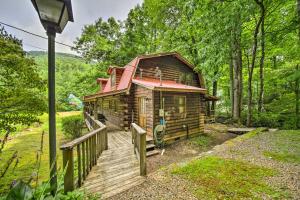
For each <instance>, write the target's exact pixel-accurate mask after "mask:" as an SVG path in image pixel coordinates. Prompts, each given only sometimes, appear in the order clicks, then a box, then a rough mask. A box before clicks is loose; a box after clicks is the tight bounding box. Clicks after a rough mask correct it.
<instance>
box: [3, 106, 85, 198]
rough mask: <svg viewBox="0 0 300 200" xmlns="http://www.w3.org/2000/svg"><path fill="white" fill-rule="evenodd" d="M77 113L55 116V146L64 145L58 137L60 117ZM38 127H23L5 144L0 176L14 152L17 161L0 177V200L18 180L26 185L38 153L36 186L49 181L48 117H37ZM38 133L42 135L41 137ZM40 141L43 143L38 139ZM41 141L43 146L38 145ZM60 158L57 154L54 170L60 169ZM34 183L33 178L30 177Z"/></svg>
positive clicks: (64, 139) (60, 137)
mask: <svg viewBox="0 0 300 200" xmlns="http://www.w3.org/2000/svg"><path fill="white" fill-rule="evenodd" d="M78 114H80V112H74V111H72V112H61V113H57V116H56V120H57V121H56V122H57V126H56V139H57V144H62V143H63V142H65V141H66V138H65V137H64V135H63V133H62V130H61V129H62V123H61V120H62V118H63V117H66V116H70V115H78ZM39 120H40V121H41V124H39V125H31V126H30V127H24V128H23V129H22V130H21V131H19V132H17V133H15V135H14V136H13V137H11V138H13V139H10V140H8V141H7V143H6V145H5V147H4V149H3V151H2V154H1V155H0V158H1V162H0V174H2V172H3V169H4V168H5V166H6V161H7V160H9V159H10V158H11V157H12V156H13V155H14V153H15V152H17V160H15V161H14V162H13V163H12V165H11V167H10V168H9V169H8V171H7V173H6V174H5V176H4V177H0V196H1V195H2V194H6V193H7V191H8V190H9V188H10V185H11V184H12V182H14V181H15V180H18V179H22V180H23V181H25V182H28V181H29V180H30V179H31V178H32V175H33V174H32V172H35V170H36V168H37V162H36V161H37V155H38V154H39V153H41V150H42V154H41V163H40V167H39V175H38V180H37V181H38V183H41V182H42V181H45V180H47V179H48V177H49V137H48V134H47V131H48V115H47V114H44V115H42V116H41V117H39ZM42 132H44V133H45V134H44V135H43V134H42ZM42 137H43V139H42ZM41 141H43V142H41ZM59 147H60V145H57V150H56V151H57V152H60V149H59ZM62 165H63V163H62V154H61V153H58V154H57V166H58V168H61V167H62ZM34 177H35V178H34V180H35V179H36V176H34Z"/></svg>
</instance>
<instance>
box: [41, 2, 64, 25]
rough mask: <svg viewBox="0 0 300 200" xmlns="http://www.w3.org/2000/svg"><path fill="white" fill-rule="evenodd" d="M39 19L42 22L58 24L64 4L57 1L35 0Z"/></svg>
mask: <svg viewBox="0 0 300 200" xmlns="http://www.w3.org/2000/svg"><path fill="white" fill-rule="evenodd" d="M36 4H37V7H38V10H39V13H40V17H41V19H42V20H44V21H49V22H53V23H56V24H58V23H59V18H60V15H61V12H62V9H63V6H64V3H63V2H61V1H57V0H36Z"/></svg>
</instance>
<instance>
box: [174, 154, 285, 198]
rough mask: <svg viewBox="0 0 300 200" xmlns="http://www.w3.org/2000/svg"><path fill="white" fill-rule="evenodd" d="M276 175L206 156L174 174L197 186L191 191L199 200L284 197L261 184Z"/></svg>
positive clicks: (279, 192)
mask: <svg viewBox="0 0 300 200" xmlns="http://www.w3.org/2000/svg"><path fill="white" fill-rule="evenodd" d="M276 173H277V172H276V171H274V170H272V169H268V168H265V167H259V166H256V165H252V164H248V163H244V162H240V161H236V160H229V159H223V158H219V157H214V156H209V157H204V158H201V159H197V160H194V161H192V162H190V163H188V164H187V165H185V166H182V167H177V168H175V169H174V170H173V174H177V175H181V176H183V177H185V178H186V179H188V180H191V181H192V182H194V183H195V184H196V185H197V188H196V190H195V191H193V192H194V193H195V195H196V197H197V198H199V199H257V198H259V196H264V195H267V196H268V197H269V198H277V199H278V198H284V197H287V196H286V194H285V193H284V192H283V191H278V190H276V189H274V188H272V187H270V186H268V184H267V183H266V182H265V181H264V178H266V177H270V176H273V175H275V174H276Z"/></svg>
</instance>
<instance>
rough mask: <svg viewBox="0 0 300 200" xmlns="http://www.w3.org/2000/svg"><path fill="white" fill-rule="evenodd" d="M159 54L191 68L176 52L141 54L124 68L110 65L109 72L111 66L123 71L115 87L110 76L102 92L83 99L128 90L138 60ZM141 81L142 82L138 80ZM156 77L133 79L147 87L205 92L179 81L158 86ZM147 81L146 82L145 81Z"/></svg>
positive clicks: (165, 82)
mask: <svg viewBox="0 0 300 200" xmlns="http://www.w3.org/2000/svg"><path fill="white" fill-rule="evenodd" d="M160 56H175V57H176V58H177V59H179V60H181V61H182V62H184V63H185V64H186V65H188V66H189V67H191V68H193V66H192V65H191V64H190V63H189V62H188V61H187V60H185V59H184V58H183V57H181V56H180V54H178V53H177V52H171V53H160V54H152V55H141V56H138V57H136V58H134V59H133V60H132V61H131V62H130V63H128V64H127V65H126V66H125V67H124V68H120V67H117V66H111V67H110V68H109V70H108V72H111V69H112V68H117V69H122V70H123V73H122V76H121V79H120V82H119V84H118V85H117V88H115V89H113V88H112V86H111V77H110V78H109V79H108V80H107V84H106V85H105V87H104V89H103V90H102V92H99V93H96V94H92V95H87V96H85V97H84V99H85V100H90V99H93V98H96V97H100V96H106V95H109V94H117V93H121V92H129V89H130V86H131V84H132V80H133V76H134V74H135V71H136V68H137V65H138V63H139V61H140V60H141V59H146V58H152V57H160ZM139 81H142V82H139ZM155 81H157V79H153V80H152V81H148V82H147V81H145V80H139V79H134V82H135V84H137V83H138V82H139V83H140V84H142V83H143V84H144V85H148V86H147V87H150V85H151V87H155V89H159V88H160V89H168V90H171V89H179V90H183V91H188V90H190V91H193V92H200V91H202V92H203V93H205V91H206V90H205V89H203V88H198V87H193V86H188V85H184V84H180V83H176V82H175V81H165V80H164V81H163V85H164V87H159V86H156V84H157V83H156V82H155ZM146 82H147V83H146Z"/></svg>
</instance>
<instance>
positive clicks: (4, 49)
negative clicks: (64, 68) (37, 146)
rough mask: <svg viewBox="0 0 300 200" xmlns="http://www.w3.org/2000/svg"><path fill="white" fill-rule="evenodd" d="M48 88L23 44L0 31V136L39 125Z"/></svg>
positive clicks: (1, 29)
mask: <svg viewBox="0 0 300 200" xmlns="http://www.w3.org/2000/svg"><path fill="white" fill-rule="evenodd" d="M45 86H46V82H45V81H44V80H43V79H42V78H41V77H40V76H39V74H38V69H37V66H36V65H35V62H34V60H32V59H30V58H27V57H26V54H25V52H24V51H23V49H22V43H21V42H20V41H19V40H18V39H16V38H14V37H13V36H11V35H8V34H7V33H6V32H5V30H4V29H3V28H1V27H0V134H1V133H3V132H7V131H8V132H12V131H15V130H16V126H17V125H20V124H21V125H29V124H31V123H33V122H35V121H38V119H37V116H38V115H41V114H42V113H43V112H44V111H45V109H46V104H45V95H44V94H45Z"/></svg>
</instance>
